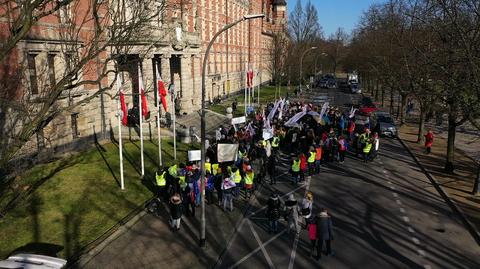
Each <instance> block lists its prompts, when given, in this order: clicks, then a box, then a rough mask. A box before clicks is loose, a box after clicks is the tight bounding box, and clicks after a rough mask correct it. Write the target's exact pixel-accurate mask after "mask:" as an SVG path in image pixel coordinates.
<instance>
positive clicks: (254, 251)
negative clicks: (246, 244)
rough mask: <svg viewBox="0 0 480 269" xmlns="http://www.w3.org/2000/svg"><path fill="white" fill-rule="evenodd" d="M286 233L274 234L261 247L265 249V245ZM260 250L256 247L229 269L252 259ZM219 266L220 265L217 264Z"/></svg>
mask: <svg viewBox="0 0 480 269" xmlns="http://www.w3.org/2000/svg"><path fill="white" fill-rule="evenodd" d="M286 232H287V229H284V230H283V231H281V232H279V233H278V234H276V235H275V236H274V237H272V238H270V239H268V240H267V241H265V242H264V243H263V244H262V246H261V247H265V246H266V245H268V244H270V243H271V242H272V241H273V240H275V239H277V238H278V237H279V236H281V235H282V234H284V233H286ZM259 250H260V247H257V248H256V249H254V250H252V251H251V252H250V253H248V254H247V255H245V256H243V258H241V259H240V260H238V261H237V262H236V263H235V264H234V265H232V266H230V267H228V268H229V269H232V268H236V267H237V266H239V265H240V264H241V263H242V262H244V261H246V260H247V259H248V258H250V257H252V255H254V254H255V253H257V251H259ZM219 264H220V263H219Z"/></svg>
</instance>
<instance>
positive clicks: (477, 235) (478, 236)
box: [397, 136, 480, 246]
mask: <svg viewBox="0 0 480 269" xmlns="http://www.w3.org/2000/svg"><path fill="white" fill-rule="evenodd" d="M397 139H398V141H400V143H401V144H402V146H403V147H404V148H405V149H406V150H407V151H408V153H409V154H410V155H411V156H412V157H413V159H414V160H415V162H416V163H417V164H418V166H419V167H420V168H421V169H422V171H423V172H424V173H425V175H426V176H427V178H428V179H429V180H430V182H431V183H432V185H433V186H434V187H435V189H436V190H437V192H438V193H439V194H440V195H441V196H442V198H443V199H444V200H445V202H447V204H448V205H449V206H450V208H451V209H452V211H453V212H454V213H455V214H457V216H458V217H459V218H460V220H461V222H462V223H463V225H464V226H465V228H467V230H468V232H469V233H470V234H471V235H472V237H473V239H475V241H476V242H477V244H478V245H479V246H480V231H479V230H478V229H477V227H476V226H475V225H474V224H473V223H472V222H471V221H470V220H469V219H468V218H467V216H466V215H465V213H464V212H463V210H462V209H461V208H460V207H458V206H457V204H456V203H455V202H454V201H453V200H452V199H451V198H450V196H448V194H447V192H445V190H444V189H443V187H442V186H441V185H440V184H438V181H437V179H436V178H435V177H434V176H433V175H432V174H431V173H430V172H429V171H428V170H427V169H426V168H425V167H424V166H423V165H422V164H421V163H420V160H419V159H418V158H417V156H416V155H415V154H414V153H413V152H412V151H411V150H410V148H409V147H408V146H407V145H406V144H405V142H403V140H402V139H401V138H400V137H399V136H397Z"/></svg>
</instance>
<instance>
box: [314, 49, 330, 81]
mask: <svg viewBox="0 0 480 269" xmlns="http://www.w3.org/2000/svg"><path fill="white" fill-rule="evenodd" d="M320 56H322V57H325V56H328V54H327V53H325V52H322V53H321V54H319V55H317V57H315V75H317V60H318V57H320ZM322 66H323V65H320V71H322V69H323V67H322ZM322 73H323V71H322Z"/></svg>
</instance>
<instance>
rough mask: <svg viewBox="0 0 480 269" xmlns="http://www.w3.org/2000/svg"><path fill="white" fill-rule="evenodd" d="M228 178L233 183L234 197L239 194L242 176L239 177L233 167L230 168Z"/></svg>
mask: <svg viewBox="0 0 480 269" xmlns="http://www.w3.org/2000/svg"><path fill="white" fill-rule="evenodd" d="M230 178H231V179H232V180H233V182H234V183H235V190H234V192H233V194H234V196H238V195H239V194H240V187H241V183H242V175H240V170H239V169H238V168H237V167H236V166H234V167H232V168H231V172H230Z"/></svg>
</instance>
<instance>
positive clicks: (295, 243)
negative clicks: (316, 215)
mask: <svg viewBox="0 0 480 269" xmlns="http://www.w3.org/2000/svg"><path fill="white" fill-rule="evenodd" d="M310 179H311V178H307V179H306V180H305V186H306V187H305V194H304V195H303V196H305V195H306V194H307V192H308V190H309V189H310ZM299 239H300V233H295V240H294V241H293V248H292V252H291V253H290V262H289V264H288V269H293V264H294V263H295V256H296V255H297V246H298V240H299Z"/></svg>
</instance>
